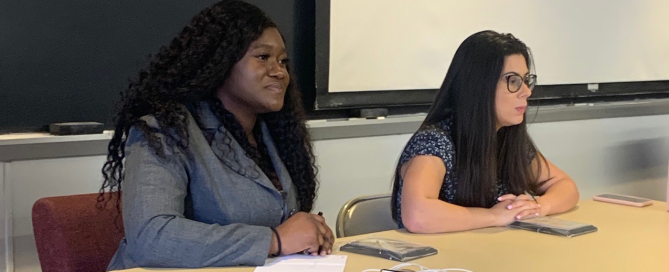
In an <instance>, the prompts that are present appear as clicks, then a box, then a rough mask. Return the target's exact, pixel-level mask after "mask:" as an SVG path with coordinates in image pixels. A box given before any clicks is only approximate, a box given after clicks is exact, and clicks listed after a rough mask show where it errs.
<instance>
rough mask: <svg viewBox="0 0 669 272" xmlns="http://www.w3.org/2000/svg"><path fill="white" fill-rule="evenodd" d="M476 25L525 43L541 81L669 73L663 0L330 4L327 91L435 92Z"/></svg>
mask: <svg viewBox="0 0 669 272" xmlns="http://www.w3.org/2000/svg"><path fill="white" fill-rule="evenodd" d="M482 30H494V31H497V32H503V33H512V34H513V35H514V36H516V37H517V38H519V39H520V40H522V41H523V42H525V43H526V44H527V45H528V46H529V47H530V48H531V50H532V53H533V56H534V62H535V69H536V73H537V75H538V82H539V84H541V85H553V84H580V83H608V82H628V81H653V80H667V79H669V1H662V0H587V1H583V0H580V1H577V0H561V1H547V0H507V1H493V0H466V1H464V0H461V1H448V0H331V3H330V49H329V75H328V76H329V81H328V90H329V92H353V91H377V90H414V89H437V88H439V86H440V85H441V82H442V81H443V79H444V76H445V74H446V71H447V70H448V66H449V64H450V61H451V59H452V58H453V54H454V53H455V51H456V49H457V47H458V46H459V45H460V43H461V42H462V41H463V40H464V39H465V38H466V37H468V36H469V35H471V34H473V33H476V32H478V31H482Z"/></svg>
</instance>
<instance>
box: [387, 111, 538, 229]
mask: <svg viewBox="0 0 669 272" xmlns="http://www.w3.org/2000/svg"><path fill="white" fill-rule="evenodd" d="M452 127H453V122H452V120H451V119H450V118H449V119H446V120H444V121H441V122H440V123H439V124H437V125H436V126H430V127H425V128H421V129H419V130H418V132H416V134H414V135H413V137H411V139H409V142H408V143H407V145H406V146H405V147H404V151H402V154H401V155H400V160H399V165H403V164H405V163H407V162H408V161H410V160H411V159H413V158H414V157H416V156H421V155H429V156H436V157H439V158H441V159H442V160H443V161H444V166H446V175H445V176H444V182H443V183H442V184H441V189H440V190H439V199H440V200H443V201H446V202H448V203H453V200H454V198H455V193H456V188H457V180H456V175H455V173H454V171H453V170H454V169H455V167H454V163H455V147H454V146H453V141H452V137H451V128H452ZM532 150H533V151H534V149H533V148H532ZM533 153H534V152H533ZM533 155H534V154H532V156H531V157H532V158H533V157H534V156H533ZM399 171H400V170H399V169H398V170H397V173H396V174H397V176H398V177H399V184H398V185H397V186H398V187H399V188H397V190H395V191H396V197H395V203H393V204H394V205H393V207H395V209H397V210H396V213H397V224H398V226H399V227H400V228H404V224H402V208H401V207H402V205H400V203H402V185H403V183H404V180H403V179H402V177H401V175H400V172H399ZM508 192H509V188H508V186H507V185H506V184H505V183H502V182H499V181H498V183H497V194H498V196H502V195H505V194H508Z"/></svg>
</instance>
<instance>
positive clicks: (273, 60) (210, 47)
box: [100, 0, 334, 270]
mask: <svg viewBox="0 0 669 272" xmlns="http://www.w3.org/2000/svg"><path fill="white" fill-rule="evenodd" d="M102 172H103V175H104V179H105V181H104V184H103V185H102V189H101V198H100V199H101V200H100V201H105V200H104V199H109V198H108V197H106V196H104V194H105V193H106V192H107V191H108V192H110V193H117V194H119V195H121V196H122V199H121V200H122V201H121V202H122V206H123V209H122V210H123V224H124V229H125V238H124V239H123V240H122V241H121V243H120V246H119V249H118V251H117V252H116V255H114V257H113V259H112V261H111V263H110V265H109V267H108V269H109V270H118V269H126V268H132V267H138V266H143V267H208V266H215V267H222V266H237V265H253V266H257V265H263V264H264V262H265V259H266V258H267V257H268V256H279V255H286V254H293V253H298V252H300V253H302V252H305V253H309V254H313V255H316V254H321V255H325V254H330V253H331V248H332V244H333V242H334V235H333V234H332V231H331V229H330V228H329V227H328V226H327V225H326V224H325V221H324V219H323V217H321V216H319V215H314V214H310V213H309V212H310V211H311V209H312V207H313V204H314V199H315V196H316V188H317V181H316V174H315V165H314V155H313V151H312V145H311V142H310V139H309V134H308V131H307V129H306V126H305V116H304V109H303V108H302V104H301V101H300V94H299V92H298V91H297V89H296V88H295V82H294V81H293V79H292V78H291V76H290V73H289V64H288V57H287V55H286V50H285V45H284V41H283V37H282V36H281V34H280V33H279V31H278V30H277V28H276V25H275V24H274V23H273V22H272V21H271V19H269V18H268V16H267V15H266V14H265V13H263V12H262V11H261V10H260V9H259V8H257V7H256V6H253V5H251V4H248V3H245V2H242V1H236V0H224V1H221V2H218V3H216V4H214V5H212V6H211V7H208V8H206V9H204V10H203V11H202V12H200V13H199V14H198V15H197V16H195V17H194V18H193V19H192V20H191V22H190V23H189V25H188V26H186V27H185V28H184V29H183V30H182V31H181V33H180V34H179V35H178V36H177V37H176V38H175V39H173V40H172V42H171V43H170V44H169V46H165V47H162V48H161V49H160V51H159V52H158V53H157V54H156V55H155V56H153V58H152V61H151V63H150V65H149V66H148V68H146V69H144V70H142V71H141V72H140V73H139V75H138V77H137V78H135V79H133V81H132V82H131V83H130V84H129V86H128V88H127V89H126V90H125V91H123V92H122V107H121V109H120V111H119V113H118V115H117V117H116V128H115V133H114V137H113V138H112V140H111V142H110V144H109V154H108V156H107V162H106V163H105V165H104V167H103V169H102ZM117 205H121V204H120V203H117Z"/></svg>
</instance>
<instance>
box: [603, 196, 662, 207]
mask: <svg viewBox="0 0 669 272" xmlns="http://www.w3.org/2000/svg"><path fill="white" fill-rule="evenodd" d="M594 200H597V201H602V202H609V203H615V204H621V205H628V206H634V207H645V206H649V205H653V201H651V200H650V199H647V198H641V197H635V196H626V195H616V194H601V195H597V196H595V197H594Z"/></svg>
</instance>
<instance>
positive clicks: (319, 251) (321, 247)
mask: <svg viewBox="0 0 669 272" xmlns="http://www.w3.org/2000/svg"><path fill="white" fill-rule="evenodd" d="M318 216H321V217H322V216H323V212H318ZM321 250H323V246H318V254H319V255H320V254H321Z"/></svg>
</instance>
